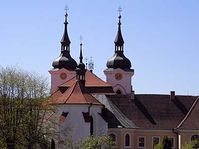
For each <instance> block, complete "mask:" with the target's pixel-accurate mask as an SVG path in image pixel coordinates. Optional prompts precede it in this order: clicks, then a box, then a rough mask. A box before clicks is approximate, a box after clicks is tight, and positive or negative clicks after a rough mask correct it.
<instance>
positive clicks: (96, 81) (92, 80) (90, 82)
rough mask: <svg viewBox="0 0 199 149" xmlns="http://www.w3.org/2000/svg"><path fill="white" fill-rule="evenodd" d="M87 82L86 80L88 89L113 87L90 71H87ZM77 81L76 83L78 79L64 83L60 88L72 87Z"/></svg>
mask: <svg viewBox="0 0 199 149" xmlns="http://www.w3.org/2000/svg"><path fill="white" fill-rule="evenodd" d="M85 80H86V84H85V86H86V87H111V85H110V84H108V83H106V82H105V81H103V80H102V79H100V78H98V77H97V76H96V75H95V74H94V73H92V72H90V71H89V70H87V71H86V74H85ZM75 81H76V77H74V78H72V79H71V80H69V81H67V82H65V83H63V84H62V85H60V87H67V86H71V85H72V84H74V82H75Z"/></svg>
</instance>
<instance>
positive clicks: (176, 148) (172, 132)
mask: <svg viewBox="0 0 199 149" xmlns="http://www.w3.org/2000/svg"><path fill="white" fill-rule="evenodd" d="M67 19H68V14H67V12H66V14H65V22H64V34H63V37H62V39H61V48H60V49H61V51H60V55H59V57H58V58H56V59H55V60H54V61H53V63H52V67H53V68H52V69H51V70H50V71H49V73H50V75H51V97H50V99H49V103H50V104H51V105H53V106H54V107H55V108H56V113H57V115H58V117H57V120H58V123H59V126H58V127H57V129H58V131H59V137H58V139H57V140H56V139H55V142H56V146H57V148H60V149H62V148H64V143H65V140H66V139H67V138H68V137H70V138H71V140H72V141H73V142H74V143H76V142H79V141H81V140H83V139H85V138H87V137H89V136H92V135H93V136H100V135H109V136H110V137H112V139H113V141H114V145H113V147H112V148H113V149H153V148H154V146H155V145H156V144H158V143H159V142H160V141H161V140H162V139H163V138H164V136H167V137H168V138H169V140H170V141H171V145H172V149H181V148H182V146H183V145H184V144H185V143H186V142H189V141H191V140H199V115H198V114H199V97H197V96H185V95H176V94H175V91H171V92H170V94H168V95H163V94H135V92H134V90H133V84H132V77H133V75H134V69H133V68H132V64H131V63H132V61H131V60H129V59H128V58H127V57H126V56H125V53H124V52H125V50H128V45H127V46H126V47H127V49H124V39H123V35H122V29H121V15H119V17H118V19H119V20H118V30H117V33H116V38H115V41H114V44H115V45H113V49H112V51H113V56H112V57H111V58H110V59H108V60H107V63H106V66H105V67H104V70H102V71H104V74H105V76H106V80H102V79H100V78H99V77H98V76H97V75H96V74H94V72H93V71H92V70H89V69H88V68H86V66H85V64H84V63H83V44H82V43H80V49H79V51H77V52H79V60H78V61H76V60H74V59H73V57H72V56H71V54H70V51H71V48H70V43H71V41H70V39H69V35H68V29H67V26H68V20H67ZM110 44H111V43H110ZM72 50H74V49H72Z"/></svg>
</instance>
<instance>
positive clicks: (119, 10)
mask: <svg viewBox="0 0 199 149" xmlns="http://www.w3.org/2000/svg"><path fill="white" fill-rule="evenodd" d="M118 12H119V16H121V12H122V7H119V8H118Z"/></svg>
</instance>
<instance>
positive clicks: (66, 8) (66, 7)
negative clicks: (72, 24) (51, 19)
mask: <svg viewBox="0 0 199 149" xmlns="http://www.w3.org/2000/svg"><path fill="white" fill-rule="evenodd" d="M64 10H65V11H66V13H67V11H68V10H69V8H68V5H66V6H65V8H64Z"/></svg>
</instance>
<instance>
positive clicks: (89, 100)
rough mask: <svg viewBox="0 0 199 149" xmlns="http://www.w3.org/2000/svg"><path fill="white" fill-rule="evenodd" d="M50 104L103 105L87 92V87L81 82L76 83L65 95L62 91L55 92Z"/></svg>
mask: <svg viewBox="0 0 199 149" xmlns="http://www.w3.org/2000/svg"><path fill="white" fill-rule="evenodd" d="M49 103H50V104H93V105H102V104H101V103H100V102H99V101H98V100H97V99H95V98H94V97H93V96H92V95H91V94H89V93H88V92H87V91H86V89H85V87H84V86H83V85H82V84H81V83H80V82H79V81H75V82H74V84H73V85H72V86H71V87H70V88H69V89H67V90H66V91H65V92H64V93H62V92H61V91H60V90H57V91H56V92H54V93H53V94H52V95H51V98H50V100H49Z"/></svg>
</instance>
